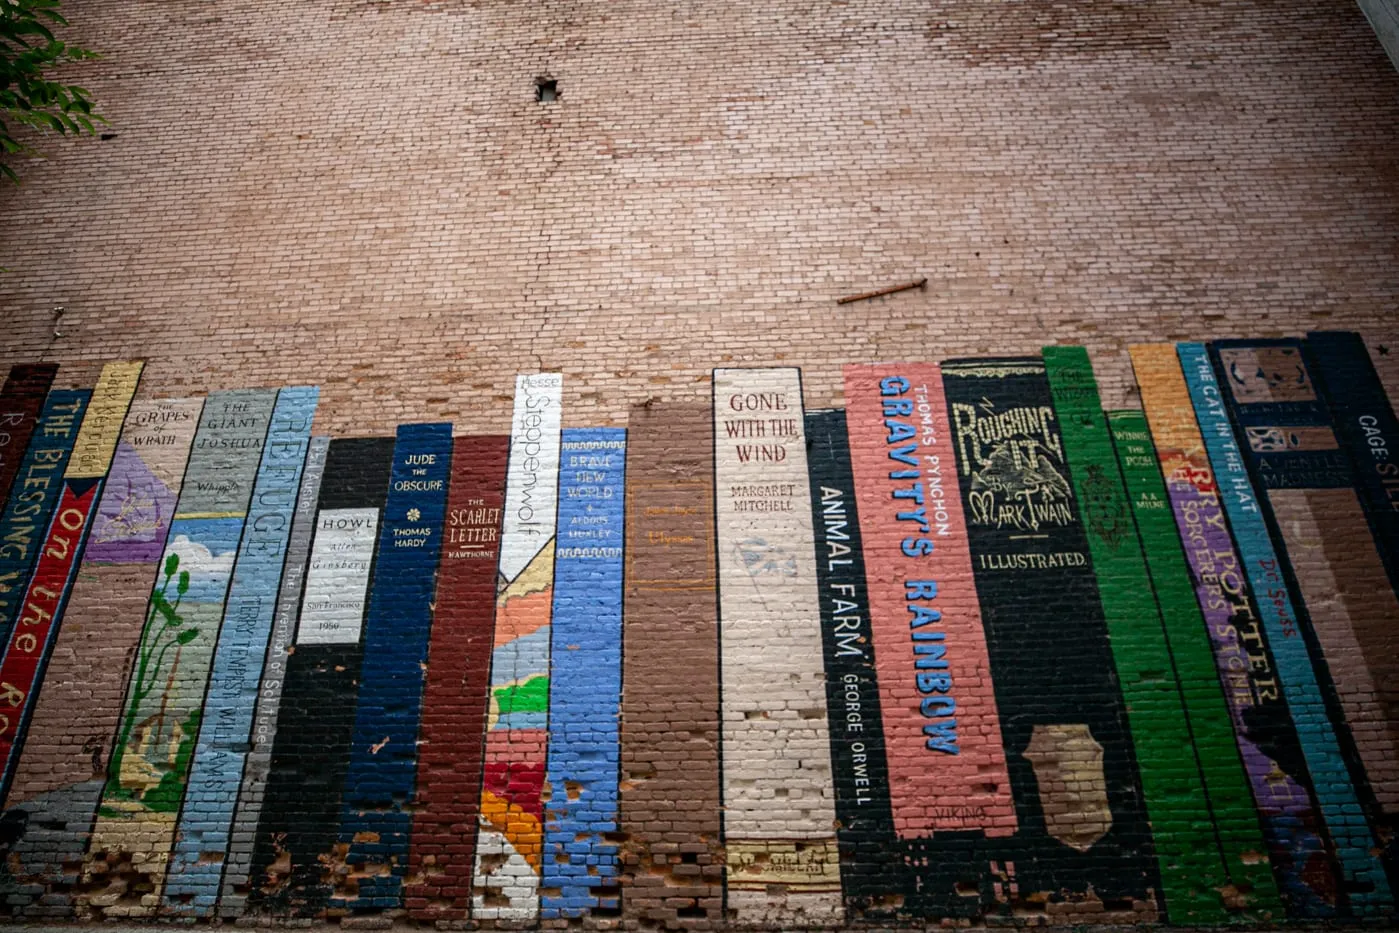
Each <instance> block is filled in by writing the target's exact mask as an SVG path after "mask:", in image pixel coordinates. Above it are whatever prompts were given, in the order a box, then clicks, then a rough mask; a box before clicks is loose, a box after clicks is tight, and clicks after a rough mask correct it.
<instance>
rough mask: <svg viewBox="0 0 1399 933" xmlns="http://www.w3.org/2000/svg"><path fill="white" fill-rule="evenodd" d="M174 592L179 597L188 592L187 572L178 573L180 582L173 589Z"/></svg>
mask: <svg viewBox="0 0 1399 933" xmlns="http://www.w3.org/2000/svg"><path fill="white" fill-rule="evenodd" d="M175 592H176V593H179V594H180V595H181V596H183V595H185V594H186V593H188V592H189V571H188V570H182V571H180V582H179V583H178V584H177V585H176V587H175Z"/></svg>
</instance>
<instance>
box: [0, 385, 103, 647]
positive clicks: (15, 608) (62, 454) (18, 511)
mask: <svg viewBox="0 0 1399 933" xmlns="http://www.w3.org/2000/svg"><path fill="white" fill-rule="evenodd" d="M91 397H92V392H91V390H89V389H54V390H53V391H52V392H50V393H49V394H48V397H47V398H45V399H44V407H43V408H42V410H41V411H40V412H39V421H38V424H37V425H36V426H35V429H34V432H33V434H32V435H31V437H30V438H29V447H28V448H27V449H26V450H25V452H24V458H23V459H22V460H21V461H20V463H19V469H18V471H17V472H16V473H15V482H14V488H13V490H12V491H11V493H10V499H9V502H7V503H6V505H5V511H4V512H3V513H0V542H3V543H0V643H4V642H8V641H9V638H10V634H11V631H12V629H13V628H14V624H15V619H17V618H18V617H19V610H20V606H21V605H22V603H23V600H24V595H25V592H26V589H27V587H28V584H29V575H30V573H31V572H32V571H33V570H34V563H35V561H37V560H38V558H39V551H40V549H41V548H42V546H43V543H44V532H45V531H47V530H48V527H49V519H51V518H52V517H53V510H54V508H55V507H56V506H57V505H58V500H59V497H60V496H61V494H62V492H63V473H64V471H65V470H66V469H67V468H68V458H69V457H70V456H71V455H72V453H73V445H74V443H76V442H77V439H78V428H79V426H80V425H81V424H82V423H83V414H84V413H85V412H86V411H87V406H88V400H89V399H90V398H91Z"/></svg>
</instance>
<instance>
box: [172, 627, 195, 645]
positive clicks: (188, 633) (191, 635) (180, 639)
mask: <svg viewBox="0 0 1399 933" xmlns="http://www.w3.org/2000/svg"><path fill="white" fill-rule="evenodd" d="M198 637H199V629H197V628H187V629H185V630H184V631H183V632H181V633H180V634H179V635H177V636H176V637H175V642H176V643H177V644H180V645H187V644H189V643H190V642H192V641H194V640H195V639H196V638H198Z"/></svg>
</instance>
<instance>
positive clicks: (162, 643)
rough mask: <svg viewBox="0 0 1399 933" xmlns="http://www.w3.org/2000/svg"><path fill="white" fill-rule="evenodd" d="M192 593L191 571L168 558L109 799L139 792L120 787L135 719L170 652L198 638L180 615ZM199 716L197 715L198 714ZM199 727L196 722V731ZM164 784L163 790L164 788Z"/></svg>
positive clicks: (145, 634)
mask: <svg viewBox="0 0 1399 933" xmlns="http://www.w3.org/2000/svg"><path fill="white" fill-rule="evenodd" d="M171 583H174V585H175V601H174V602H171V601H170V600H169V599H168V594H169V592H170V585H171ZM187 592H189V571H188V570H181V569H180V555H178V554H171V555H170V556H169V557H167V558H165V567H164V580H163V581H162V582H161V584H160V585H159V586H158V587H156V589H155V592H154V593H152V594H151V608H150V612H149V613H148V614H147V616H146V627H145V629H144V630H143V631H142V632H141V646H140V653H139V654H138V655H137V660H136V675H135V677H133V678H132V682H131V689H132V693H131V702H130V703H129V704H128V705H127V708H126V717H125V718H124V719H123V720H122V724H121V735H120V736H119V737H118V739H117V744H116V747H115V748H114V749H112V762H111V765H110V766H109V767H108V769H107V796H109V797H113V798H121V799H127V800H129V799H131V798H133V797H135V796H136V794H137V792H136V791H135V790H131V789H128V788H125V787H123V786H122V784H121V766H122V760H123V759H124V758H125V757H126V753H127V751H128V748H129V743H130V742H131V733H132V732H134V731H135V729H136V717H137V716H139V715H140V713H141V707H142V704H143V703H144V702H145V699H146V697H148V696H150V694H151V691H153V690H154V689H155V686H156V684H157V683H159V681H160V672H161V668H162V666H163V665H164V663H165V655H166V652H168V651H169V650H170V649H171V648H176V647H183V646H185V645H187V644H189V643H190V642H192V641H194V639H196V638H198V637H199V629H198V628H195V627H192V626H191V627H190V628H185V627H184V624H185V619H184V617H183V616H182V615H180V613H179V608H180V603H181V602H183V601H184V598H185V594H186V593H187ZM196 715H197V714H196ZM197 727H198V723H197V722H195V728H197ZM185 735H186V737H187V739H188V740H189V741H193V733H192V732H190V731H189V730H188V728H186V732H185ZM184 753H185V743H184V742H181V743H180V748H179V749H178V750H177V753H176V755H177V761H176V764H177V765H178V763H179V758H180V757H181V756H183V757H186V758H187V757H188V756H187V755H185V754H184ZM164 783H165V782H164V781H163V780H162V782H161V786H162V787H163V786H164Z"/></svg>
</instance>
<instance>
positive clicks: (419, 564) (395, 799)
mask: <svg viewBox="0 0 1399 933" xmlns="http://www.w3.org/2000/svg"><path fill="white" fill-rule="evenodd" d="M451 468H452V426H451V425H450V424H446V423H438V424H405V425H400V426H399V428H398V438H397V442H396V443H395V445H394V454H393V472H392V474H391V475H390V479H389V496H388V501H387V502H386V503H385V506H384V522H383V525H382V527H381V528H380V531H379V549H378V554H379V559H378V569H377V571H376V572H375V579H374V586H373V589H372V590H371V591H370V596H369V612H368V615H367V616H366V619H365V632H364V664H363V667H362V668H361V672H362V673H361V677H360V687H359V707H358V709H357V711H356V713H355V727H354V734H353V739H352V740H351V744H350V770H349V773H348V774H347V776H346V778H345V806H344V810H343V814H342V816H341V820H340V844H341V846H342V847H347V854H346V857H345V861H346V865H347V867H348V869H349V871H350V874H349V875H348V877H347V883H346V885H345V887H344V888H343V889H341V890H337V892H336V897H335V899H334V900H333V901H332V902H331V903H332V906H337V907H339V906H344V907H350V908H355V909H359V908H380V909H382V908H392V907H398V906H399V902H400V899H401V896H402V890H403V875H404V873H405V872H406V871H407V868H408V849H409V836H410V834H411V832H412V826H413V813H412V810H411V809H410V806H411V804H412V801H413V791H414V787H415V783H416V776H417V771H418V721H419V719H420V718H421V716H422V696H423V668H424V666H425V665H426V664H427V651H428V630H429V629H430V628H431V626H432V601H433V597H434V596H435V595H436V592H437V579H436V578H437V561H438V556H439V554H440V553H441V549H442V528H443V522H444V521H445V520H446V514H447V481H448V479H449V478H450V476H451Z"/></svg>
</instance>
